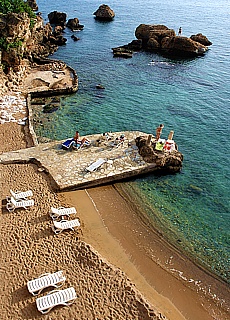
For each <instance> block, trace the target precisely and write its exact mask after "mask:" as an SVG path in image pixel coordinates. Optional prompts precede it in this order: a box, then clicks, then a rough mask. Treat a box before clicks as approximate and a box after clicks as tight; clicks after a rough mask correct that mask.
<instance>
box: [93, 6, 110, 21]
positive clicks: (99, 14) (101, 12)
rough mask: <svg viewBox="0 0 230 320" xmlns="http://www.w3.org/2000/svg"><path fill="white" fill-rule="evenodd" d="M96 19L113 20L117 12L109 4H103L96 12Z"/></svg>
mask: <svg viewBox="0 0 230 320" xmlns="http://www.w3.org/2000/svg"><path fill="white" fill-rule="evenodd" d="M94 15H95V19H97V20H102V21H111V20H113V18H114V17H115V13H114V12H113V10H112V9H110V7H109V6H107V5H106V4H102V5H101V6H100V7H99V8H98V9H97V11H95V12H94Z"/></svg>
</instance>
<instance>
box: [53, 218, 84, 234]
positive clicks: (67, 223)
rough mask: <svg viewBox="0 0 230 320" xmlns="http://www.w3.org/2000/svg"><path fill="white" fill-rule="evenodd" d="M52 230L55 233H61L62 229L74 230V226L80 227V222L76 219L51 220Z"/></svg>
mask: <svg viewBox="0 0 230 320" xmlns="http://www.w3.org/2000/svg"><path fill="white" fill-rule="evenodd" d="M53 223H54V224H53V226H52V230H53V232H54V233H55V234H59V233H61V232H62V231H63V230H66V229H71V230H72V231H74V228H75V227H80V222H79V220H78V219H74V220H61V221H55V220H54V221H53Z"/></svg>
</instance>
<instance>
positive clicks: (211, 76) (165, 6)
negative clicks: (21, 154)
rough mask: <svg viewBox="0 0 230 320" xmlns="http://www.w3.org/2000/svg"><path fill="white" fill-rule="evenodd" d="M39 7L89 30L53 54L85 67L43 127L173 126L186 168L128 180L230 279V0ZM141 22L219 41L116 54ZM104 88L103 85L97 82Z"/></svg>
mask: <svg viewBox="0 0 230 320" xmlns="http://www.w3.org/2000/svg"><path fill="white" fill-rule="evenodd" d="M37 3H38V6H39V11H41V12H42V16H43V18H44V19H45V20H46V22H47V21H48V20H47V14H48V13H49V12H51V11H54V10H57V11H61V12H66V13H67V15H68V16H67V19H69V18H74V17H77V18H78V19H79V20H80V23H81V24H83V25H84V26H85V27H84V30H82V31H80V32H77V33H75V34H76V35H77V36H78V37H79V38H80V40H79V41H77V42H74V41H73V40H72V39H71V35H72V32H71V31H69V30H68V29H66V30H65V34H64V36H65V37H66V38H67V39H68V41H67V44H66V46H63V47H60V48H59V50H58V51H57V53H55V54H54V56H53V57H54V58H56V59H61V60H63V61H65V62H66V63H67V64H68V65H70V66H72V67H73V68H74V69H75V70H76V71H77V74H78V77H79V90H78V92H77V93H76V94H73V95H71V96H68V97H63V98H62V99H61V107H60V108H59V110H58V111H56V112H55V113H52V114H48V115H43V126H40V127H35V129H36V133H37V134H38V135H40V136H45V137H49V138H52V139H65V138H67V137H72V136H73V134H74V133H75V130H78V131H79V132H80V134H81V135H85V134H93V133H100V132H105V131H122V130H140V131H144V132H152V133H153V134H155V128H156V127H157V126H158V125H159V123H164V125H165V127H164V130H163V134H162V136H163V137H165V138H166V137H167V135H168V133H169V131H170V130H174V132H175V134H174V139H175V140H176V142H177V144H178V145H179V150H180V151H181V152H182V153H183V154H184V163H183V170H182V172H181V173H180V174H177V175H172V176H153V175H151V176H147V177H142V178H139V179H136V180H134V181H131V182H129V183H128V185H131V186H132V187H133V188H135V189H136V190H138V194H139V196H140V198H143V199H144V201H145V204H146V207H148V213H149V215H151V216H152V218H153V220H154V221H156V223H160V224H159V225H161V227H162V228H163V231H165V232H166V233H167V234H168V236H169V237H171V239H172V240H174V242H176V243H177V244H178V246H180V247H182V248H183V249H184V250H185V251H187V253H188V254H192V255H193V256H194V257H196V259H198V260H199V261H200V262H201V263H203V264H204V265H205V266H206V267H207V268H208V269H210V270H212V271H213V272H215V273H217V274H218V275H219V276H221V277H222V278H223V279H224V280H225V281H229V274H228V272H229V269H230V266H229V259H230V257H229V252H230V250H229V249H230V232H229V230H230V203H229V190H230V183H229V177H230V169H229V168H230V161H229V147H230V145H229V137H230V130H229V122H230V111H229V110H230V99H229V91H230V63H229V61H230V59H229V58H230V47H229V36H230V32H229V30H230V28H229V27H230V23H229V21H230V3H229V1H228V0H220V1H218V2H217V1H214V0H210V1H208V2H207V1H205V2H204V1H203V2H202V1H197V0H193V1H192V0H184V1H180V0H177V1H176V0H170V1H169V0H166V1H164V2H162V1H153V0H142V1H141V0H127V1H125V2H122V1H118V0H114V1H110V2H109V3H107V4H108V5H109V6H110V7H111V8H112V9H113V10H114V12H115V14H116V16H115V19H114V20H113V21H112V22H109V23H108V22H107V23H103V22H97V21H96V20H95V19H94V16H93V12H95V11H96V10H97V8H98V7H99V5H101V4H102V3H101V2H99V1H96V0H90V1H89V0H85V1H83V0H82V1H78V2H76V1H73V0H66V1H65V2H63V1H60V0H56V1H54V0H49V1H44V0H38V1H37ZM140 23H146V24H165V25H166V26H168V27H169V28H172V29H174V30H176V31H177V30H178V28H179V27H180V26H181V27H182V35H184V36H190V35H192V34H197V33H199V32H201V33H203V34H204V35H206V36H207V37H208V38H209V40H210V41H212V42H213V45H212V46H210V50H209V51H208V52H207V54H206V55H205V56H203V57H200V58H197V59H188V60H170V59H167V58H163V57H162V56H159V55H157V54H153V53H142V52H140V53H136V54H134V56H133V58H132V59H127V60H125V59H120V58H113V54H112V50H111V48H113V47H116V46H120V45H124V44H127V43H128V42H130V41H132V40H133V39H135V36H134V32H135V29H136V27H137V26H138V25H139V24H140ZM99 83H100V84H102V85H103V86H105V90H97V89H96V88H95V86H96V85H97V84H99Z"/></svg>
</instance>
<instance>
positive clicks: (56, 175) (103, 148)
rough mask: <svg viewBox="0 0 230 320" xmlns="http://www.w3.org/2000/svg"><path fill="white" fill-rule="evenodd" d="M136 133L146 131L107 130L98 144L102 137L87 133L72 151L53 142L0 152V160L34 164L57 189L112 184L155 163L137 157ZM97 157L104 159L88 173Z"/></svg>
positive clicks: (141, 171)
mask: <svg viewBox="0 0 230 320" xmlns="http://www.w3.org/2000/svg"><path fill="white" fill-rule="evenodd" d="M121 134H124V135H125V140H124V143H123V144H120V145H119V146H116V145H114V140H115V139H116V137H120V135H121ZM138 136H148V134H147V133H144V132H140V131H125V132H116V133H111V134H110V140H108V141H106V140H105V141H102V142H101V143H100V144H99V145H98V143H97V140H99V139H101V138H102V134H97V135H90V136H87V138H88V139H89V140H90V141H91V144H90V145H89V146H84V147H82V148H81V149H79V150H72V151H69V150H67V151H66V150H63V149H62V148H61V144H62V142H63V141H54V142H50V143H45V144H39V145H37V146H36V147H32V148H27V149H22V150H18V151H13V152H8V153H3V154H1V155H0V163H2V164H8V163H25V162H34V163H37V164H38V166H39V170H41V171H42V170H44V171H46V172H47V173H49V174H50V175H51V176H52V178H53V179H54V181H55V182H56V184H57V189H58V190H62V191H64V190H71V189H78V188H84V187H91V186H96V185H100V184H104V183H112V182H115V181H118V180H121V179H125V178H128V177H133V176H137V175H140V174H144V173H147V172H153V171H154V170H156V169H157V168H156V164H155V163H147V162H145V161H144V160H143V158H142V157H141V156H140V154H139V152H138V148H137V146H136V144H135V138H136V137H138ZM163 156H164V154H163V153H162V157H163ZM100 158H102V159H104V160H105V162H104V163H103V164H102V165H101V166H100V167H99V168H98V169H96V170H95V171H92V172H90V171H87V170H86V168H87V167H88V166H90V165H91V164H92V163H94V162H95V161H97V160H98V159H100Z"/></svg>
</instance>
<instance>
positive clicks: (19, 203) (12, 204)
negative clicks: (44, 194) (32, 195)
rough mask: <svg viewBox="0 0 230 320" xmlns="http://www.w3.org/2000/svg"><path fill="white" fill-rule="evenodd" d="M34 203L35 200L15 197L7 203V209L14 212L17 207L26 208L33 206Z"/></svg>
mask: <svg viewBox="0 0 230 320" xmlns="http://www.w3.org/2000/svg"><path fill="white" fill-rule="evenodd" d="M33 205H34V200H22V199H18V200H16V199H14V197H11V198H10V201H9V202H8V203H7V204H6V209H7V210H8V211H9V212H13V211H14V210H15V209H17V208H24V209H27V207H31V206H33Z"/></svg>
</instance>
